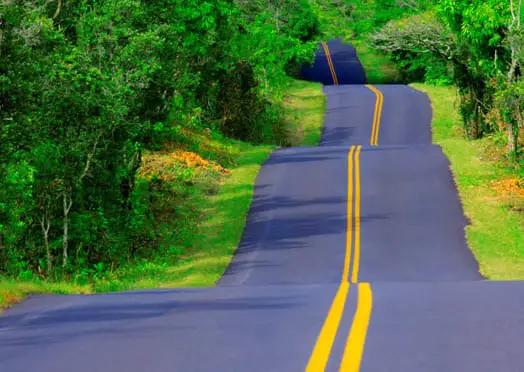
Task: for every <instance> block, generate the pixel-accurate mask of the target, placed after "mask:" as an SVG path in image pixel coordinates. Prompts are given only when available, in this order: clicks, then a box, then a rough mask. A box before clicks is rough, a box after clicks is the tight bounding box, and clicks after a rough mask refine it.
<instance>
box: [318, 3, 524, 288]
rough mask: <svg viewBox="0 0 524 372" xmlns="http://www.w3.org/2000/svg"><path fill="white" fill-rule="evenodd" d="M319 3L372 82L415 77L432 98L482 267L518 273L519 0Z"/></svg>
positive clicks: (522, 218)
mask: <svg viewBox="0 0 524 372" xmlns="http://www.w3.org/2000/svg"><path fill="white" fill-rule="evenodd" d="M315 9H316V11H317V12H318V14H319V19H320V22H321V24H322V25H323V27H322V31H323V32H324V34H325V37H326V38H331V37H340V38H343V39H344V40H345V41H347V42H352V43H353V44H354V45H355V46H356V47H357V51H358V53H359V57H360V59H361V61H362V63H363V65H364V67H365V69H366V73H367V75H368V80H369V82H370V83H372V84H381V83H395V82H403V83H406V84H410V83H415V84H413V86H414V87H415V88H416V89H420V90H422V91H424V92H426V93H427V94H428V95H429V97H430V98H431V101H432V103H433V109H434V122H433V136H434V141H435V142H436V143H438V144H440V145H441V146H442V147H443V149H444V151H445V152H446V154H447V156H448V157H449V159H450V161H451V168H452V171H453V173H454V176H455V180H456V183H457V186H458V189H459V193H460V196H461V199H462V203H463V205H464V210H465V213H466V215H467V217H468V218H469V219H470V221H471V225H469V226H468V227H467V228H466V235H467V239H468V242H469V245H470V247H471V249H472V250H473V252H474V254H475V256H476V258H477V259H478V261H479V263H480V269H481V272H482V273H483V274H484V275H485V276H486V277H488V278H490V279H500V280H505V279H524V170H523V167H524V159H523V144H524V136H523V135H522V131H523V129H524V128H523V125H524V122H523V118H524V75H523V74H522V71H523V66H524V65H523V62H524V53H523V50H522V43H523V37H524V34H523V31H522V22H523V21H524V13H523V12H522V2H521V1H518V0H489V1H486V0H468V1H452V0H437V1H426V0H372V1H367V0H366V1H364V0H317V1H316V6H315Z"/></svg>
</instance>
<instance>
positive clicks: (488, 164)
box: [413, 84, 524, 280]
mask: <svg viewBox="0 0 524 372" xmlns="http://www.w3.org/2000/svg"><path fill="white" fill-rule="evenodd" d="M413 87H414V88H416V89H418V90H420V91H422V92H425V93H426V94H428V96H429V97H430V99H431V101H432V106H433V141H434V142H435V143H437V144H439V145H441V146H442V148H443V150H444V152H445V153H446V155H447V156H448V158H449V160H450V162H451V169H452V172H453V175H454V178H455V181H456V183H457V186H458V190H459V194H460V198H461V200H462V204H463V207H464V211H465V214H466V216H467V217H468V218H469V220H470V221H471V224H470V225H469V226H467V227H466V236H467V240H468V243H469V246H470V247H471V249H472V251H473V253H474V255H475V257H476V258H477V260H478V262H479V264H480V271H481V273H482V274H483V275H484V276H486V277H487V278H489V279H493V280H517V279H524V188H523V187H524V182H523V181H524V174H523V172H522V168H521V167H519V165H518V164H515V163H512V162H510V161H509V160H508V159H506V158H505V157H504V155H503V154H504V152H505V145H504V141H502V139H501V138H494V137H487V138H483V139H481V140H467V139H465V138H464V136H463V131H462V123H461V120H460V117H459V115H458V112H457V106H456V92H455V90H454V89H453V88H450V87H434V86H428V85H424V84H413Z"/></svg>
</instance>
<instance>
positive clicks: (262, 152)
mask: <svg viewBox="0 0 524 372" xmlns="http://www.w3.org/2000/svg"><path fill="white" fill-rule="evenodd" d="M325 108H326V100H325V96H324V94H323V93H322V86H321V85H320V84H316V83H308V82H303V81H293V82H291V83H290V86H289V90H288V94H287V96H286V99H285V100H284V110H285V117H284V118H283V120H284V121H285V125H286V128H287V130H288V131H289V133H290V139H291V142H292V143H293V144H294V145H295V146H315V145H317V144H318V142H319V141H320V135H321V130H322V123H323V120H324V113H325ZM191 140H192V141H193V142H194V143H191V144H190V145H189V148H187V150H189V151H191V150H192V149H194V150H195V151H196V150H197V149H198V152H199V153H200V154H201V155H202V156H203V157H204V158H206V159H211V161H213V160H216V159H219V160H221V161H223V162H226V163H230V164H234V165H231V166H230V167H228V170H229V172H227V175H225V176H224V177H223V178H222V180H221V181H220V184H219V185H218V190H217V192H216V193H214V194H206V193H204V192H202V191H200V190H194V191H193V192H192V193H190V194H191V195H192V200H189V201H188V202H189V203H190V204H191V208H195V206H196V208H198V211H199V213H198V215H199V216H198V218H196V217H194V215H192V216H193V217H191V218H189V219H187V220H185V221H183V225H182V226H181V225H180V223H179V224H178V225H177V228H178V229H180V230H181V233H182V235H184V242H183V244H182V245H183V246H181V247H180V250H181V252H182V253H181V255H180V259H179V260H177V262H176V263H168V262H158V261H142V262H137V263H135V264H130V265H128V266H125V267H121V268H119V269H117V270H115V271H114V272H111V273H109V274H106V275H100V276H98V277H97V278H95V279H93V280H91V281H89V282H87V283H85V282H83V283H80V282H79V281H77V280H62V281H50V280H39V279H35V278H33V279H31V280H23V279H16V280H15V279H2V278H0V309H5V308H7V307H9V306H11V305H13V304H16V303H18V302H20V301H21V300H23V299H24V298H25V297H26V296H29V295H33V294H45V293H55V294H79V293H80V294H88V293H103V292H114V291H124V290H134V289H150V288H179V287H209V286H213V285H214V284H215V283H216V281H217V280H218V279H219V278H220V276H221V275H222V274H223V272H224V271H225V269H226V268H227V266H228V265H229V263H230V262H231V259H232V257H233V254H234V252H235V250H236V248H237V246H238V243H239V242H240V239H241V237H242V232H243V230H244V225H245V221H246V218H247V214H248V211H249V206H250V204H251V200H252V197H253V186H254V184H255V181H256V177H257V174H258V171H259V169H260V167H261V166H262V164H263V163H264V162H265V161H266V160H267V159H268V157H269V156H270V154H271V151H272V150H273V149H274V147H272V146H253V145H250V144H247V143H243V142H239V141H233V140H228V139H225V138H221V137H217V138H212V137H206V136H203V135H192V136H191ZM187 153H188V154H189V152H187ZM161 158H162V157H161V156H159V157H158V159H161ZM204 174H205V173H204ZM209 178H210V179H209V180H208V183H209V184H210V185H215V183H216V176H213V177H211V176H209ZM199 182H200V183H204V184H205V183H206V180H205V179H204V180H199ZM187 187H195V186H187ZM213 187H215V186H213Z"/></svg>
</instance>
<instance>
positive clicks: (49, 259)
mask: <svg viewBox="0 0 524 372" xmlns="http://www.w3.org/2000/svg"><path fill="white" fill-rule="evenodd" d="M50 225H51V224H50V222H49V219H48V218H47V216H46V215H44V216H43V217H42V219H41V220H40V226H41V227H42V233H43V234H44V245H45V251H46V255H47V274H50V273H51V271H52V270H53V257H52V255H51V250H50V249H49V227H50Z"/></svg>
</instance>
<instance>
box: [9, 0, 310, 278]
mask: <svg viewBox="0 0 524 372" xmlns="http://www.w3.org/2000/svg"><path fill="white" fill-rule="evenodd" d="M290 4H292V5H293V7H289V5H290ZM307 5H308V2H307V1H305V0H304V1H301V2H292V1H288V2H282V3H278V4H272V6H273V8H272V9H269V10H267V9H266V8H264V11H263V12H260V11H259V10H260V9H262V8H260V7H262V6H265V5H264V4H262V3H260V4H259V8H255V10H256V11H252V9H251V10H250V9H246V8H243V7H239V6H238V4H237V3H235V2H234V1H233V0H191V1H182V0H159V1H154V2H143V1H137V0H118V1H93V0H79V1H75V2H63V4H62V2H61V1H60V2H59V1H44V0H30V1H24V2H13V1H7V2H2V7H1V8H0V25H2V26H1V27H0V143H1V146H0V158H2V162H1V163H0V190H1V191H0V201H1V202H0V273H3V274H7V275H10V276H23V277H27V276H30V275H33V273H34V274H36V275H41V276H52V277H55V276H60V277H63V276H65V277H67V276H71V275H76V276H78V277H84V278H89V277H96V276H100V275H102V274H103V273H105V272H107V271H108V270H109V271H111V270H113V269H115V268H117V267H119V266H121V265H123V264H126V263H128V262H131V261H135V260H141V259H147V260H151V259H161V260H176V259H177V257H179V256H180V252H179V249H175V248H173V247H175V246H179V244H178V243H180V242H181V241H184V239H187V237H188V235H187V234H190V233H191V232H182V231H177V229H176V228H174V227H176V223H174V222H170V221H176V220H177V219H183V218H188V217H190V216H193V215H194V214H195V213H197V212H196V211H195V208H193V207H191V206H189V204H188V203H187V200H189V199H192V198H193V196H194V195H193V194H192V193H193V192H197V191H196V189H195V188H193V189H192V188H191V187H187V186H188V185H193V184H195V185H198V182H197V181H195V179H196V178H198V175H196V174H193V173H192V170H191V169H188V168H187V167H186V168H180V169H179V168H177V169H174V170H173V172H174V173H175V174H176V177H175V178H174V179H173V181H172V183H166V182H160V181H159V180H154V179H152V180H144V179H141V178H140V177H139V176H138V170H139V169H140V167H141V164H142V157H143V154H144V151H145V150H148V149H160V148H162V147H164V146H165V145H166V143H170V144H174V145H180V146H186V144H187V143H194V141H192V140H191V139H190V138H188V135H187V133H193V134H195V135H196V134H197V133H204V132H205V133H211V135H225V136H229V137H233V138H238V139H241V140H245V141H251V142H254V143H270V144H286V143H288V142H289V140H288V139H287V136H288V133H287V129H286V128H285V125H284V124H283V120H282V109H281V108H280V104H281V102H282V98H283V89H284V87H285V86H286V84H287V82H288V80H289V76H288V75H289V74H292V72H293V71H294V70H295V69H296V66H299V65H300V64H301V63H303V62H305V61H309V60H310V59H311V58H312V56H313V52H314V49H315V45H314V43H312V42H310V40H312V39H313V38H314V37H315V35H316V30H317V20H316V18H315V17H314V15H313V13H312V11H311V8H310V7H308V6H307ZM277 14H278V17H277ZM275 19H277V22H275ZM221 160H222V161H224V164H225V163H229V162H230V159H221ZM194 187H198V186H194ZM205 188H206V190H208V191H209V192H210V190H213V189H215V186H212V185H206V186H205ZM192 190H193V191H192ZM208 191H205V190H204V192H208ZM159 218H164V220H162V221H163V222H162V221H161V222H160V223H159ZM184 234H186V235H184Z"/></svg>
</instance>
